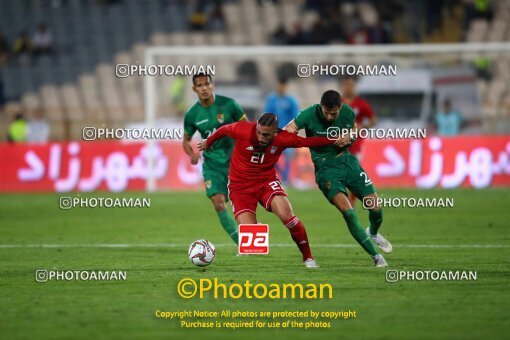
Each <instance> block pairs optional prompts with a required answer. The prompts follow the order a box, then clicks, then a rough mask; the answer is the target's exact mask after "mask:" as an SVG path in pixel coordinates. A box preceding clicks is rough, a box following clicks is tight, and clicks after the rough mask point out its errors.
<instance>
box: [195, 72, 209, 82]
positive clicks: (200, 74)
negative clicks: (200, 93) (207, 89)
mask: <svg viewBox="0 0 510 340" xmlns="http://www.w3.org/2000/svg"><path fill="white" fill-rule="evenodd" d="M200 77H207V78H209V81H210V82H211V83H212V77H211V75H210V74H207V73H204V72H200V73H197V74H195V75H193V78H191V81H192V82H193V85H195V80H196V79H197V78H200Z"/></svg>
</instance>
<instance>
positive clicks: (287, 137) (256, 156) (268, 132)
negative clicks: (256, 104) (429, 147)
mask: <svg viewBox="0 0 510 340" xmlns="http://www.w3.org/2000/svg"><path fill="white" fill-rule="evenodd" d="M227 136H228V137H231V138H232V139H234V141H235V144H234V151H233V152H232V157H231V159H230V169H229V174H228V177H229V184H228V189H229V198H230V201H231V202H232V209H233V210H234V216H235V218H236V221H237V223H239V224H256V223H257V217H256V210H257V203H260V204H261V205H262V206H263V207H264V208H265V209H266V210H267V211H270V212H273V213H274V214H275V215H277V216H278V218H279V219H280V220H281V221H282V223H283V224H284V225H285V227H287V229H288V230H289V232H290V234H291V236H292V239H293V240H294V242H295V243H296V245H297V246H298V248H299V250H300V251H301V254H302V255H303V262H304V264H305V266H306V267H307V268H316V267H318V264H317V263H316V262H315V260H314V258H313V256H312V252H311V250H310V245H309V244H308V237H307V235H306V229H305V226H304V225H303V223H302V222H301V221H300V220H299V219H298V218H297V217H296V216H295V215H294V212H293V211H292V206H291V205H290V202H289V200H288V198H287V193H286V192H285V190H284V189H283V188H282V186H281V184H280V181H279V179H278V177H277V176H276V171H275V164H276V162H278V159H279V157H280V155H281V153H282V152H283V150H285V149H286V148H301V147H314V146H323V145H328V144H333V143H334V144H337V145H341V143H343V141H341V140H337V141H331V140H329V139H328V138H327V137H311V138H302V137H299V136H297V135H296V134H292V133H288V132H286V131H283V130H281V129H278V119H277V117H276V115H275V114H273V113H264V114H263V115H262V116H260V118H259V119H258V120H257V123H252V122H238V123H233V124H229V125H224V126H222V127H221V128H219V129H218V130H216V132H214V133H213V134H212V135H211V136H210V137H209V138H207V139H204V140H203V141H202V142H200V143H199V144H198V149H199V150H201V151H204V150H208V149H209V148H214V142H215V141H217V140H218V139H220V138H223V137H227Z"/></svg>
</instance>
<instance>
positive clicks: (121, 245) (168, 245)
mask: <svg viewBox="0 0 510 340" xmlns="http://www.w3.org/2000/svg"><path fill="white" fill-rule="evenodd" d="M310 245H311V246H312V247H313V248H357V247H359V245H357V244H313V243H312V244H310ZM215 246H216V247H236V245H234V244H232V243H221V244H216V245H215ZM269 246H270V247H295V246H296V245H295V244H293V243H275V244H270V245H269ZM187 247H189V244H182V243H86V244H79V243H78V244H0V249H13V248H187ZM393 247H394V248H447V249H448V248H510V244H398V245H393Z"/></svg>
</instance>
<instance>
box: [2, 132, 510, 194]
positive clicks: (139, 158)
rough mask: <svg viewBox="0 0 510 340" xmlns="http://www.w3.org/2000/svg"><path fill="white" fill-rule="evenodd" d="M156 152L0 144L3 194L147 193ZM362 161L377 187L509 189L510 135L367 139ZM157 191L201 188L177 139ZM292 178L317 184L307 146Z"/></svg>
mask: <svg viewBox="0 0 510 340" xmlns="http://www.w3.org/2000/svg"><path fill="white" fill-rule="evenodd" d="M149 152H150V149H149V148H148V147H147V146H146V144H144V143H139V142H137V143H123V142H117V141H101V142H65V143H47V144H7V143H4V144H0V157H1V158H0V159H1V163H0V192H30V191H56V192H68V191H82V192H87V191H95V190H103V191H112V192H119V191H125V190H144V189H145V185H146V180H147V177H148V174H149V172H148V171H149V170H148V159H149ZM362 165H363V167H364V169H365V170H366V172H367V174H368V175H369V176H370V178H371V179H372V182H373V183H374V184H375V186H376V187H377V188H384V187H409V188H434V187H440V188H455V187H474V188H485V187H489V186H510V136H461V137H449V138H446V137H441V138H439V137H432V138H427V139H406V140H366V141H365V143H364V150H363V159H362ZM154 176H155V177H156V179H157V188H158V189H159V190H197V189H201V188H202V186H203V183H202V174H201V164H199V165H198V166H193V165H191V164H190V162H189V158H188V157H187V156H186V155H185V154H184V152H183V150H182V147H181V144H180V143H179V142H165V143H159V144H157V145H156V147H155V148H154ZM290 182H291V184H292V185H293V186H294V187H297V188H314V187H316V185H315V181H314V169H313V164H312V163H311V159H310V154H309V151H308V150H307V149H300V150H297V152H296V153H295V154H294V156H293V161H292V165H291V171H290Z"/></svg>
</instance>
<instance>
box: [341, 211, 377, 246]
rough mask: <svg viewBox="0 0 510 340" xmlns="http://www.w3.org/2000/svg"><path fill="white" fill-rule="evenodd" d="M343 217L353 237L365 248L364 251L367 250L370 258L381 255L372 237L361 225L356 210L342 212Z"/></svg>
mask: <svg viewBox="0 0 510 340" xmlns="http://www.w3.org/2000/svg"><path fill="white" fill-rule="evenodd" d="M342 215H343V216H344V219H345V222H347V226H348V227H349V231H350V232H351V235H352V236H353V237H354V239H355V240H356V241H357V242H358V243H359V244H360V245H361V246H362V247H363V249H365V251H366V252H367V253H369V254H370V256H375V255H377V254H379V253H378V252H377V250H376V249H375V246H374V244H373V243H372V240H371V239H370V236H368V235H367V233H366V232H365V230H364V229H363V227H362V226H361V224H359V222H358V216H356V211H354V209H349V210H346V211H344V212H342Z"/></svg>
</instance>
